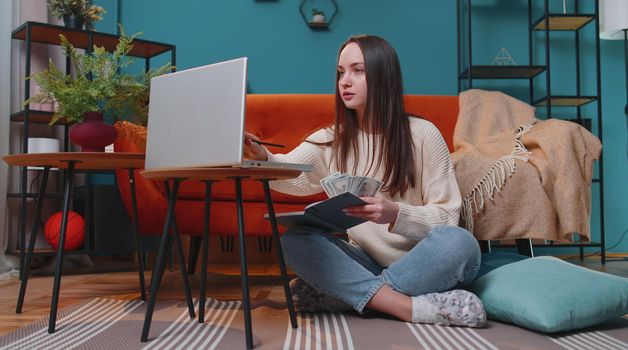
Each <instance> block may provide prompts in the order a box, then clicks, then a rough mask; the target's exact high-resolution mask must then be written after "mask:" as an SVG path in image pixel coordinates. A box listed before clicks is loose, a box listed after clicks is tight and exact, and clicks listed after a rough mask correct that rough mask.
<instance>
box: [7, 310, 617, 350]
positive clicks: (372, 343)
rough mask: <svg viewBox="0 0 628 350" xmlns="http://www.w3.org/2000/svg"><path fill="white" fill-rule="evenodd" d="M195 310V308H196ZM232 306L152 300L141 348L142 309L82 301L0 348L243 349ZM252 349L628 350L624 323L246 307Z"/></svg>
mask: <svg viewBox="0 0 628 350" xmlns="http://www.w3.org/2000/svg"><path fill="white" fill-rule="evenodd" d="M195 305H196V306H197V307H198V303H196V304H195ZM240 306H241V305H240V302H239V301H218V300H215V299H208V300H207V303H206V307H207V310H206V317H205V320H206V321H205V323H204V324H199V323H198V322H196V320H190V318H189V317H188V314H187V307H186V303H185V302H182V301H174V300H173V301H159V302H158V303H157V306H156V308H155V313H154V318H153V323H152V327H151V333H150V340H149V341H148V342H146V343H141V342H140V341H139V339H140V333H141V330H142V323H143V319H144V312H145V307H146V303H144V302H141V301H119V300H112V299H102V298H99V299H89V300H85V301H83V302H80V303H77V304H75V305H72V306H70V307H67V308H64V309H61V310H60V311H59V317H58V321H57V332H56V333H54V334H48V333H47V323H48V321H47V319H41V320H39V321H38V322H35V323H33V324H31V325H30V326H26V327H23V328H20V329H18V330H17V331H15V332H13V333H10V334H6V335H4V336H2V337H0V350H3V349H242V348H244V347H245V342H244V319H243V313H242V311H241V310H240ZM252 307H253V314H252V323H253V335H254V345H255V347H256V348H258V349H273V350H274V349H285V350H287V349H295V350H300V349H303V350H321V349H341V350H353V349H435V350H445V349H447V350H450V349H470V350H472V349H478V350H480V349H486V350H495V349H576V350H619V349H623V350H625V349H628V319H627V318H619V319H617V320H614V321H613V322H610V323H607V324H605V325H604V326H601V327H597V328H592V329H586V330H583V331H580V332H574V333H566V334H558V335H551V336H550V335H546V334H541V333H535V332H531V331H528V330H525V329H522V328H519V327H515V326H512V325H507V324H502V323H497V322H489V325H488V327H487V328H483V329H470V328H456V327H439V326H432V325H415V324H409V323H404V322H399V321H395V320H390V319H383V318H363V317H360V316H359V315H357V314H354V313H324V314H309V313H302V314H299V315H298V321H299V328H298V329H292V328H291V327H290V323H289V320H288V313H287V311H286V308H285V305H283V304H282V303H279V302H275V301H272V300H259V301H256V302H254V303H253V305H252Z"/></svg>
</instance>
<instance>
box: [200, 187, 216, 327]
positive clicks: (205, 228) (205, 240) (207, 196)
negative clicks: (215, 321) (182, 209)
mask: <svg viewBox="0 0 628 350" xmlns="http://www.w3.org/2000/svg"><path fill="white" fill-rule="evenodd" d="M212 184H213V181H205V210H204V215H203V240H202V247H201V249H202V250H203V255H202V258H201V297H200V300H199V301H198V323H204V322H205V298H206V289H205V288H206V284H207V254H208V253H207V250H208V249H209V218H210V208H211V196H212Z"/></svg>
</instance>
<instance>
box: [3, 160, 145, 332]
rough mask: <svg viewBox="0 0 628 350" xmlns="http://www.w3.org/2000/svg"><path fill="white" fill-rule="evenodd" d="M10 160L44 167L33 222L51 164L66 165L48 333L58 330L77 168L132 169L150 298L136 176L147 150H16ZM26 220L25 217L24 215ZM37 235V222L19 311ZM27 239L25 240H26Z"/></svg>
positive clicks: (137, 239) (136, 229) (141, 265)
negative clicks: (17, 152) (69, 221)
mask: <svg viewBox="0 0 628 350" xmlns="http://www.w3.org/2000/svg"><path fill="white" fill-rule="evenodd" d="M2 159H3V160H4V161H5V162H6V163H7V164H9V165H15V166H23V167H26V166H37V167H42V168H43V169H44V173H43V177H42V181H41V183H40V185H39V193H38V196H37V202H36V206H35V215H34V221H33V222H39V219H40V215H41V208H42V205H43V198H44V194H45V192H46V182H47V181H48V173H49V170H50V168H59V169H66V170H67V174H66V179H65V185H64V194H63V214H62V215H63V216H62V221H61V233H60V237H59V245H58V247H57V252H56V261H55V277H54V283H53V289H52V301H51V304H50V319H49V322H48V333H54V331H55V324H56V319H57V306H58V302H59V289H60V286H61V270H62V267H63V246H64V244H63V242H65V235H66V230H67V222H68V212H69V205H70V192H71V189H72V177H73V175H74V171H75V170H113V169H127V170H128V172H129V182H130V185H131V200H132V203H133V218H132V219H133V220H132V222H133V231H134V233H135V245H136V252H137V259H138V262H139V277H140V293H141V297H142V300H145V299H146V292H145V290H144V259H143V254H142V247H141V244H140V236H139V226H138V225H139V222H138V214H137V199H136V193H135V178H134V173H133V172H134V170H135V169H142V168H144V154H143V153H104V152H58V153H29V154H12V155H8V156H5V157H3V158H2ZM21 215H23V216H24V217H25V216H26V212H25V208H23V209H22V214H21ZM23 220H25V218H24V219H23ZM36 236H37V225H33V227H32V231H31V236H30V241H29V244H28V252H27V254H26V260H25V262H24V264H23V265H22V267H23V269H24V272H23V274H22V281H21V284H20V292H19V295H18V300H17V306H16V309H15V312H16V313H21V312H22V306H23V304H24V296H25V294H26V286H27V284H28V274H29V270H30V260H31V258H32V255H33V249H34V247H35V239H36ZM22 241H23V240H22ZM21 254H22V255H23V254H24V251H23V246H22V247H21Z"/></svg>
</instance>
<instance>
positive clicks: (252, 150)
mask: <svg viewBox="0 0 628 350" xmlns="http://www.w3.org/2000/svg"><path fill="white" fill-rule="evenodd" d="M253 141H259V138H257V136H255V135H253V134H251V133H249V132H246V131H245V132H244V158H246V159H255V160H268V151H267V150H266V147H264V146H262V145H260V144H259V143H256V142H253Z"/></svg>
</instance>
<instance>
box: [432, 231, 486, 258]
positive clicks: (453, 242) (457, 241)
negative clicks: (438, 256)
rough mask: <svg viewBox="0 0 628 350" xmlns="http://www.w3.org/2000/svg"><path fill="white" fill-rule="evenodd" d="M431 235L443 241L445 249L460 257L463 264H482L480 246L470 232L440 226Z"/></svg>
mask: <svg viewBox="0 0 628 350" xmlns="http://www.w3.org/2000/svg"><path fill="white" fill-rule="evenodd" d="M430 235H431V236H432V238H433V239H436V240H438V241H441V243H442V246H443V248H444V249H446V250H448V251H450V252H451V253H453V254H452V255H453V256H456V257H458V258H459V259H460V260H461V261H460V262H461V263H468V264H471V265H477V264H479V263H480V257H481V252H480V245H479V244H478V241H477V240H476V239H475V237H474V236H473V235H472V234H471V233H470V232H469V231H467V230H465V229H463V228H461V227H457V226H438V227H435V228H433V229H432V231H431V232H430Z"/></svg>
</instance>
